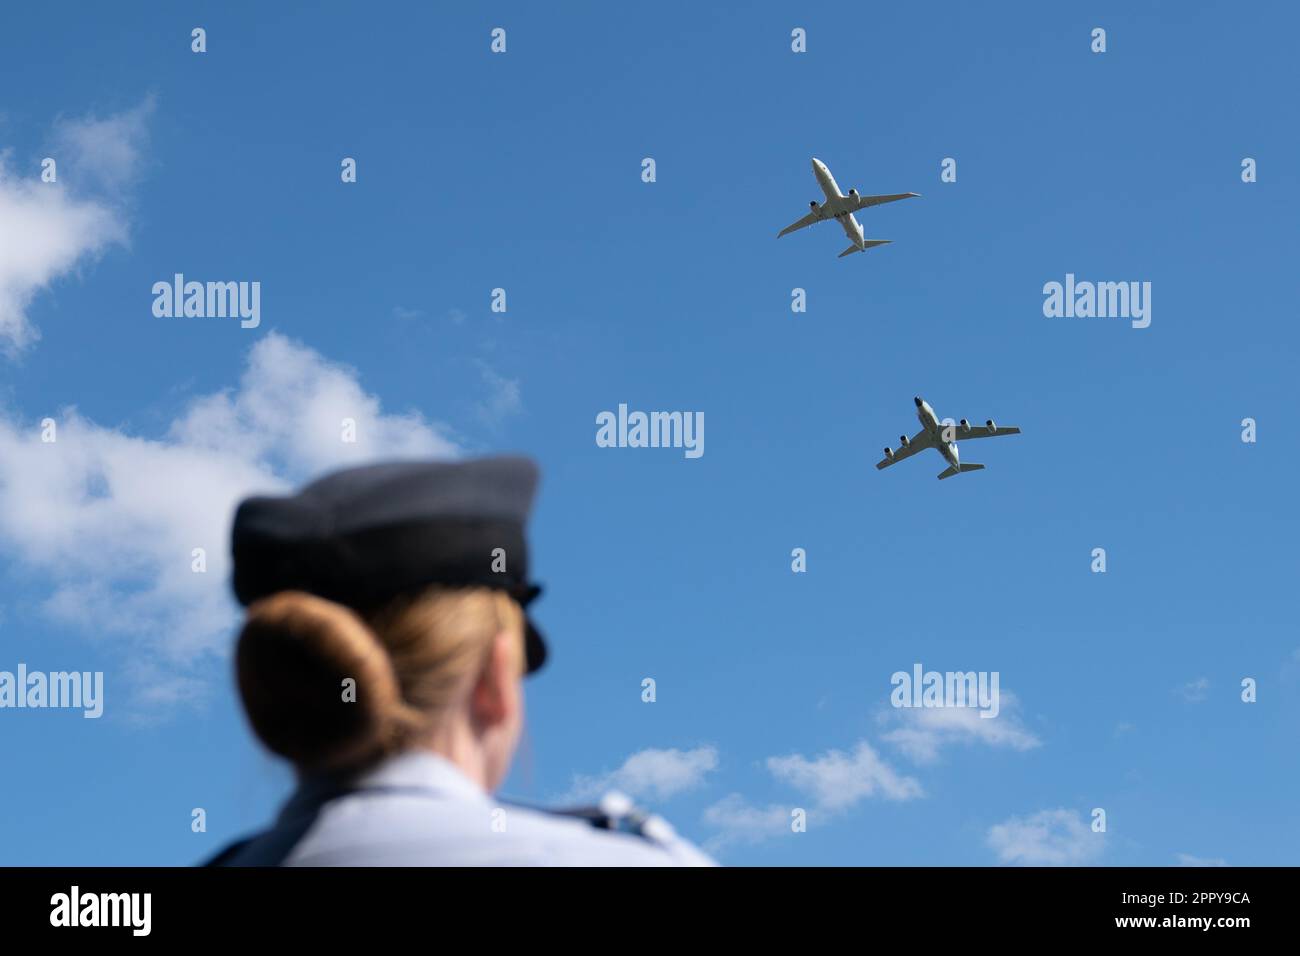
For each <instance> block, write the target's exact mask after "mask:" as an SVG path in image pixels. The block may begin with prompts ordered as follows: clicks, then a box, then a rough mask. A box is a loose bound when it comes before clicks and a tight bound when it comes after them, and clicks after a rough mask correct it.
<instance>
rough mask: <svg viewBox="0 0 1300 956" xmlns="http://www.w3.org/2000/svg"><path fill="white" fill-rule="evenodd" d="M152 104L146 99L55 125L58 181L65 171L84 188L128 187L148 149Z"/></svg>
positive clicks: (60, 121)
mask: <svg viewBox="0 0 1300 956" xmlns="http://www.w3.org/2000/svg"><path fill="white" fill-rule="evenodd" d="M154 105H155V101H154V98H153V96H148V97H146V98H145V99H144V101H143V102H141V104H140V105H139V106H137V107H135V108H134V109H130V110H127V111H125V112H123V113H116V114H114V115H112V116H107V117H104V118H103V119H99V118H96V117H93V116H84V117H81V118H79V119H73V120H65V119H60V120H58V121H56V122H55V124H54V147H55V149H54V157H55V158H56V159H58V160H59V179H63V178H64V175H65V171H67V174H68V175H69V177H70V178H72V179H75V180H77V181H78V182H79V184H81V185H83V186H100V187H102V188H104V189H106V190H109V191H116V190H119V189H121V188H122V187H124V186H126V185H129V184H130V182H131V181H132V180H134V179H135V178H136V176H137V175H138V173H139V171H140V161H141V158H142V156H143V155H144V153H145V149H146V147H147V146H148V140H149V128H148V120H149V117H150V115H151V114H152V113H153V110H154Z"/></svg>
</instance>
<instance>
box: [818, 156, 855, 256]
mask: <svg viewBox="0 0 1300 956" xmlns="http://www.w3.org/2000/svg"><path fill="white" fill-rule="evenodd" d="M812 168H813V175H814V176H816V177H817V185H819V186H821V188H822V192H824V193H825V194H826V198H827V199H828V200H832V199H843V198H844V193H842V192H840V187H839V185H838V184H837V183H836V182H835V177H834V176H832V175H831V171H830V170H829V169H827V168H826V164H825V163H823V162H822V161H821V160H820V159H814V160H813V161H812ZM829 218H833V219H835V220H836V221H838V222H839V224H840V225H841V226H842V227H843V228H844V235H846V236H848V237H849V241H850V242H852V243H853V244H854V245H855V246H857V247H858V248H859V249H861V248H862V247H863V243H864V242H865V241H866V240H865V236H864V234H863V232H862V224H861V223H860V222H858V220H857V219H855V218H854V216H853V213H851V212H842V213H840V214H839V215H836V216H832V217H829Z"/></svg>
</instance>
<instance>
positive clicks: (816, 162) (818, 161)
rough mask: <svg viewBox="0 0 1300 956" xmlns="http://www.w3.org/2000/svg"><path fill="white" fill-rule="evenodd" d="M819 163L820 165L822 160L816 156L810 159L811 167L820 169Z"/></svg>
mask: <svg viewBox="0 0 1300 956" xmlns="http://www.w3.org/2000/svg"><path fill="white" fill-rule="evenodd" d="M821 165H822V161H821V160H820V159H818V158H817V157H816V156H814V157H813V161H812V166H813V169H820V168H821Z"/></svg>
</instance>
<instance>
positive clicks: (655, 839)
mask: <svg viewBox="0 0 1300 956" xmlns="http://www.w3.org/2000/svg"><path fill="white" fill-rule="evenodd" d="M621 806H622V804H621V803H617V804H611V802H608V801H607V802H602V804H601V805H598V806H596V807H592V808H584V809H580V810H571V811H547V810H538V809H533V808H529V807H520V806H510V805H506V806H504V807H503V809H504V812H505V825H506V826H507V827H508V828H510V827H513V829H514V831H515V836H516V838H517V839H518V840H519V841H520V843H521V845H522V846H525V847H528V848H529V853H530V855H532V856H535V857H536V862H538V863H540V864H542V865H546V866H712V865H714V864H713V861H712V860H711V859H710V858H709V857H708V856H706V855H705V854H704V853H703V851H701V850H700V849H698V848H697V847H696V846H695V845H694V844H692V843H690V842H689V841H687V840H685V839H683V838H682V837H680V836H678V835H677V833H676V831H675V830H674V829H673V828H672V826H671V825H669V824H668V823H667V821H665V820H663V819H662V818H660V817H657V816H652V815H649V814H643V813H640V812H639V811H636V810H635V809H634V808H632V806H631V804H630V802H629V803H628V804H627V808H628V809H627V812H626V813H624V812H619V811H615V812H611V809H612V807H620V808H621Z"/></svg>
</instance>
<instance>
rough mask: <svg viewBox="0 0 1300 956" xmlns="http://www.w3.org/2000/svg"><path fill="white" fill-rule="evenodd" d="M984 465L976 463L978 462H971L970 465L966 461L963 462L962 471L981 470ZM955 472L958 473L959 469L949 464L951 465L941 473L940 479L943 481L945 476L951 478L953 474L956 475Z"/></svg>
mask: <svg viewBox="0 0 1300 956" xmlns="http://www.w3.org/2000/svg"><path fill="white" fill-rule="evenodd" d="M983 467H984V466H983V465H976V464H969V465H968V464H964V463H963V464H962V466H961V470H962V471H979V470H980V469H981V468H983ZM955 474H957V469H956V468H954V467H952V466H951V465H949V466H948V467H947V468H946V469H945V470H944V472H943V474H941V475H940V476H939V480H940V481H943V480H944V479H945V478H951V477H952V476H953V475H955Z"/></svg>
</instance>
